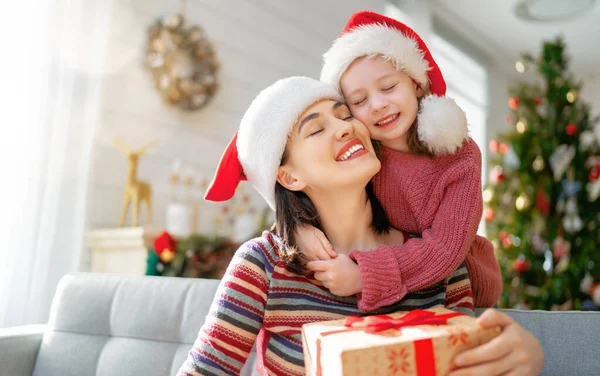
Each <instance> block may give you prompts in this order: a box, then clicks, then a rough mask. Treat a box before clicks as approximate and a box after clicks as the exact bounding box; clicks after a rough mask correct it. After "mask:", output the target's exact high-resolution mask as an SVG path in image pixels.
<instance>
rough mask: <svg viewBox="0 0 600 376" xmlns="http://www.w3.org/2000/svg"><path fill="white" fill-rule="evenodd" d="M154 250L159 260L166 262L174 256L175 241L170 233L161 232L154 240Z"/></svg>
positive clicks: (175, 250) (175, 249)
mask: <svg viewBox="0 0 600 376" xmlns="http://www.w3.org/2000/svg"><path fill="white" fill-rule="evenodd" d="M154 252H156V254H157V255H158V258H159V259H160V261H162V262H163V263H165V264H168V263H170V262H171V261H173V259H174V258H175V252H177V242H176V241H175V239H174V238H173V237H172V236H171V234H169V233H168V232H163V233H161V234H160V235H159V236H158V238H156V240H154Z"/></svg>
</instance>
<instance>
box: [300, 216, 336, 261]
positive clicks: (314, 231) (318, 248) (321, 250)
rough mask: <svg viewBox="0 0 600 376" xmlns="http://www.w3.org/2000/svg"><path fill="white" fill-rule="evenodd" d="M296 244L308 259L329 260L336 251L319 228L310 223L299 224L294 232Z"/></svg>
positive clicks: (333, 256) (334, 255)
mask: <svg viewBox="0 0 600 376" xmlns="http://www.w3.org/2000/svg"><path fill="white" fill-rule="evenodd" d="M294 238H295V239H296V245H298V248H299V249H300V252H302V254H303V255H304V257H305V258H306V259H307V260H308V261H315V260H329V259H332V258H335V257H336V256H337V253H336V252H335V251H334V250H333V247H332V246H331V243H329V240H328V239H327V237H326V236H325V234H323V232H322V231H321V230H319V229H318V228H316V227H313V226H310V225H301V226H298V227H297V228H296V231H295V232H294Z"/></svg>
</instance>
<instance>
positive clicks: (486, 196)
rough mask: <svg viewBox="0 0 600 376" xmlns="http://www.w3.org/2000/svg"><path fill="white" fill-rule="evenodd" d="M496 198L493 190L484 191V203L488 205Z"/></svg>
mask: <svg viewBox="0 0 600 376" xmlns="http://www.w3.org/2000/svg"><path fill="white" fill-rule="evenodd" d="M493 198H494V191H493V190H492V189H491V188H489V187H488V188H486V189H485V190H484V191H483V202H485V203H488V202H490V201H492V199H493Z"/></svg>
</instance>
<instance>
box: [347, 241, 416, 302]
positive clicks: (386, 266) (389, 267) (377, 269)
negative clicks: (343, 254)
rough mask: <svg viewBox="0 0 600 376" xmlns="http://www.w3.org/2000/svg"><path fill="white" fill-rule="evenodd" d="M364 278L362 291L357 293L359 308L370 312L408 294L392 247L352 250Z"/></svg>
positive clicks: (351, 256) (352, 255)
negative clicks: (365, 250)
mask: <svg viewBox="0 0 600 376" xmlns="http://www.w3.org/2000/svg"><path fill="white" fill-rule="evenodd" d="M349 256H350V258H351V259H353V260H354V261H356V263H357V264H358V267H359V269H360V275H361V278H362V292H361V293H359V294H357V295H356V297H357V300H358V309H360V311H361V312H362V313H368V312H371V311H374V310H376V309H378V308H382V307H386V306H389V305H390V304H393V303H396V302H398V301H399V300H400V299H402V298H403V297H404V295H406V292H407V291H406V287H405V286H404V284H403V283H402V275H401V273H400V269H399V268H398V261H397V260H396V257H395V256H394V252H393V251H392V249H391V248H390V247H386V246H381V247H379V248H377V249H375V250H372V251H367V252H364V251H352V252H351V253H350V255H349Z"/></svg>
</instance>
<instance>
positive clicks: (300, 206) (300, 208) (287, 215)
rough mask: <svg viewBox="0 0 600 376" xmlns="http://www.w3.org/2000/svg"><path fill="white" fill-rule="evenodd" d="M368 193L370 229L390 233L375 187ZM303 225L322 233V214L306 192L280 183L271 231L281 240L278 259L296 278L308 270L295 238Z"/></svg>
mask: <svg viewBox="0 0 600 376" xmlns="http://www.w3.org/2000/svg"><path fill="white" fill-rule="evenodd" d="M286 159H287V150H286V151H285V152H284V154H283V158H282V161H281V163H282V164H284V163H285V162H286ZM366 190H367V197H368V198H369V202H370V203H371V210H372V212H373V221H372V222H371V227H372V228H373V230H374V231H375V233H377V234H387V233H389V231H390V221H389V219H388V216H387V214H386V212H385V211H384V210H383V206H382V205H381V202H379V200H378V199H377V197H375V192H374V190H373V183H371V182H369V183H368V184H367V187H366ZM304 224H306V225H311V226H313V227H315V228H318V229H319V230H321V231H323V228H322V227H321V223H320V222H319V214H318V213H317V209H316V208H315V206H314V205H313V203H312V201H311V200H310V198H308V196H307V195H306V194H305V193H304V192H300V191H290V190H288V189H286V188H284V187H283V186H282V185H281V184H279V182H277V183H275V224H274V225H273V228H272V229H271V231H273V232H274V233H275V234H276V235H277V236H278V237H279V241H280V244H278V248H279V257H281V259H282V260H283V261H284V262H285V263H286V265H287V266H288V267H289V268H290V269H291V270H292V271H294V272H295V273H297V274H307V273H308V271H307V269H306V268H305V264H306V261H307V260H306V258H305V257H304V255H303V254H302V252H301V251H300V250H299V249H298V246H297V245H296V239H295V237H294V232H295V231H296V229H297V228H298V226H300V225H304Z"/></svg>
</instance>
